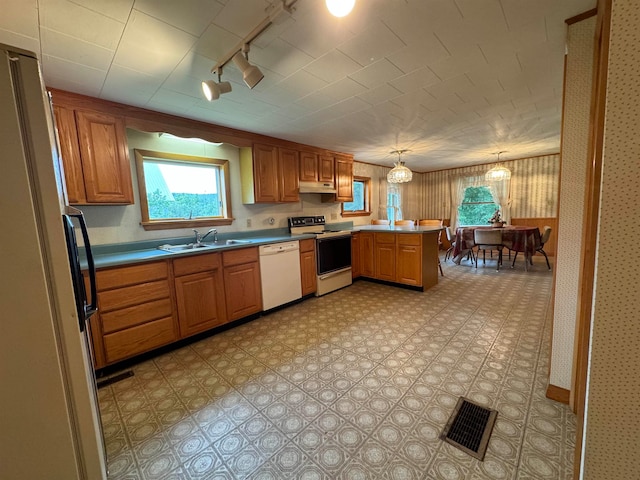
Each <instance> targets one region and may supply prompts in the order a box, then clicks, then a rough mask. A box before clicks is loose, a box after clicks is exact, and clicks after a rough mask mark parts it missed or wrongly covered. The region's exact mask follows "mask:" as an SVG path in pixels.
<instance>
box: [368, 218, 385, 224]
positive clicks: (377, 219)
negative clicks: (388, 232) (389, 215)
mask: <svg viewBox="0 0 640 480" xmlns="http://www.w3.org/2000/svg"><path fill="white" fill-rule="evenodd" d="M371 225H389V220H382V219H379V218H374V219H373V220H371Z"/></svg>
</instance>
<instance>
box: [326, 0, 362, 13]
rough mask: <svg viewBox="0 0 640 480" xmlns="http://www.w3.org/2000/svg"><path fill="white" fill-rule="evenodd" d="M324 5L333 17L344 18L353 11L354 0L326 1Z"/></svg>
mask: <svg viewBox="0 0 640 480" xmlns="http://www.w3.org/2000/svg"><path fill="white" fill-rule="evenodd" d="M326 4H327V9H328V10H329V13H331V15H333V16H334V17H346V16H347V15H349V13H351V10H353V6H354V5H355V4H356V0H326Z"/></svg>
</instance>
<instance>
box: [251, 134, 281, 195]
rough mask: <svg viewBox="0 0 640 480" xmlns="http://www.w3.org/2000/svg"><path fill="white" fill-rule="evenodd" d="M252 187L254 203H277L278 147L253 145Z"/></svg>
mask: <svg viewBox="0 0 640 480" xmlns="http://www.w3.org/2000/svg"><path fill="white" fill-rule="evenodd" d="M253 185H254V189H255V201H256V203H276V202H278V200H279V195H278V147H274V146H273V145H259V144H254V145H253Z"/></svg>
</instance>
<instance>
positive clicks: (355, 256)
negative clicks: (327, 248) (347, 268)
mask: <svg viewBox="0 0 640 480" xmlns="http://www.w3.org/2000/svg"><path fill="white" fill-rule="evenodd" d="M361 270H362V261H361V259H360V233H358V232H356V233H354V234H352V235H351V278H358V277H359V276H360V274H361Z"/></svg>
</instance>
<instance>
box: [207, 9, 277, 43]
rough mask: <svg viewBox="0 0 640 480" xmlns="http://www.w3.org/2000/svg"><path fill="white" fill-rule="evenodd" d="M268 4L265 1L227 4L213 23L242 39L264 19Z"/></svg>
mask: <svg viewBox="0 0 640 480" xmlns="http://www.w3.org/2000/svg"><path fill="white" fill-rule="evenodd" d="M269 4H270V3H269V2H268V1H266V0H242V2H237V1H236V2H227V4H226V5H225V6H224V8H223V9H222V11H220V13H219V14H218V15H217V16H216V18H215V20H214V23H215V24H216V25H218V26H220V27H222V28H224V29H226V30H228V31H230V32H232V33H234V34H236V35H238V36H240V37H241V38H243V37H245V36H246V35H247V34H248V33H250V32H251V30H253V29H254V27H255V26H256V25H258V24H259V23H260V22H261V21H262V20H263V19H264V18H266V16H267V14H266V12H265V9H266V8H267V7H268V6H269Z"/></svg>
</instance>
